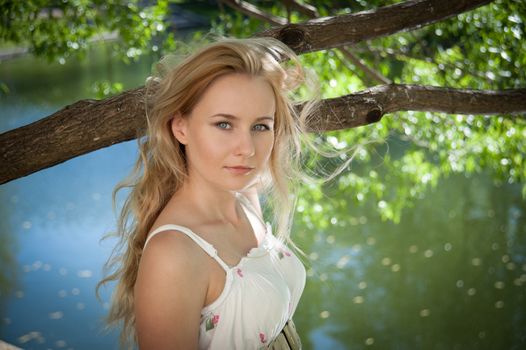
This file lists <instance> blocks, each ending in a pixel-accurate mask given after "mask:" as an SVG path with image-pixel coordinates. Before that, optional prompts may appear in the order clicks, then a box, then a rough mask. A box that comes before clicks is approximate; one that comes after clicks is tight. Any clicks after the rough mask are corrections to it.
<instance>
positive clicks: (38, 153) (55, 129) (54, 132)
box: [0, 0, 526, 183]
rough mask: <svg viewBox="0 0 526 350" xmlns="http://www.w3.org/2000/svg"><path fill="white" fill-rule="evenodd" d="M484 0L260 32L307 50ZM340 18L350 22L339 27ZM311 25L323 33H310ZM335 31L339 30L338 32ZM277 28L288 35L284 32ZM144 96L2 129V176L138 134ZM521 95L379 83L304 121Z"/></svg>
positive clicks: (368, 119)
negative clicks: (295, 33)
mask: <svg viewBox="0 0 526 350" xmlns="http://www.w3.org/2000/svg"><path fill="white" fill-rule="evenodd" d="M487 2H489V1H480V0H472V1H468V0H462V1H456V2H454V3H453V4H452V3H450V2H447V3H448V6H444V5H442V1H437V0H423V1H408V2H405V3H402V4H397V5H393V6H387V7H385V8H380V9H378V10H376V11H367V12H365V13H357V14H354V15H345V16H338V17H330V18H328V19H327V18H325V19H319V20H313V21H308V22H305V23H304V24H295V25H286V26H282V27H278V28H275V29H272V30H271V31H267V32H266V33H267V35H268V34H271V33H278V34H279V33H281V34H280V35H281V36H282V37H281V39H283V40H285V41H287V40H288V38H289V39H290V36H289V34H290V31H291V28H292V27H291V26H293V28H295V29H294V30H296V29H298V28H300V29H299V30H300V31H301V30H304V33H307V34H306V35H302V38H303V41H298V40H296V39H298V36H296V37H295V38H296V39H294V40H293V42H290V40H289V44H291V45H293V47H295V48H296V50H297V51H298V52H306V51H313V50H320V49H323V48H326V47H327V45H335V46H341V45H346V44H349V43H356V42H358V41H361V40H366V39H370V38H372V37H376V36H381V35H387V34H391V33H394V32H396V31H400V30H404V29H411V28H415V27H417V26H421V25H426V24H429V23H431V22H435V21H437V20H441V19H444V18H446V17H449V16H452V15H455V14H458V13H460V12H463V11H467V10H469V9H472V8H474V7H476V6H480V5H482V4H484V3H487ZM393 9H395V10H396V11H397V12H398V11H399V12H400V13H403V16H405V17H403V18H404V19H401V17H399V16H395V15H394V14H393V12H392V11H394V10H393ZM349 21H350V22H349ZM355 21H357V22H358V24H356V23H355ZM342 24H344V26H345V25H346V26H348V27H351V28H355V29H353V30H346V31H343V30H341V25H342ZM313 28H317V30H318V31H320V32H321V33H325V34H323V35H319V34H316V35H314V32H313V30H314V29H313ZM328 28H331V29H328ZM371 28H374V29H373V30H371ZM335 31H336V32H337V33H338V35H336V36H335V37H336V39H335V38H334V35H333V34H334V33H335ZM283 33H289V34H287V35H285V37H283ZM328 43H330V44H328ZM294 45H296V46H294ZM306 48H308V50H307V49H306ZM302 50H303V51H302ZM143 95H144V88H138V89H135V90H130V91H127V92H124V93H122V94H120V95H117V96H114V97H111V98H108V99H105V100H101V101H97V100H83V101H78V102H76V103H74V104H72V105H70V106H67V107H65V108H64V109H62V110H60V111H57V112H56V113H54V114H53V115H51V116H49V117H46V118H44V119H42V120H40V121H37V122H35V123H32V124H29V125H26V126H24V127H21V128H18V129H15V130H11V131H8V132H6V133H3V134H1V135H0V155H1V164H2V166H0V183H5V182H8V181H11V180H13V179H16V178H19V177H22V176H26V175H29V174H31V173H33V172H36V171H38V170H41V169H44V168H47V167H50V166H53V165H55V164H58V163H61V162H64V161H66V160H68V159H71V158H73V157H76V156H79V155H82V154H85V153H88V152H91V151H94V150H97V149H100V148H103V147H107V146H110V145H112V144H115V143H119V142H123V141H127V140H131V139H133V138H136V137H138V136H139V135H141V134H142V133H143V130H144V124H145V120H144V103H143ZM525 101H526V89H515V90H507V91H474V90H458V89H449V88H440V87H430V86H427V87H426V86H415V85H381V86H377V87H374V88H371V89H368V90H365V91H361V92H358V93H355V94H351V95H347V96H342V97H339V98H335V99H330V100H324V101H322V103H321V109H320V111H319V113H318V116H317V118H315V119H314V120H315V121H313V124H312V125H310V126H309V128H310V130H311V131H323V130H336V129H345V128H352V127H356V126H360V125H365V124H369V123H373V122H376V121H378V120H380V119H381V118H382V116H383V115H384V114H386V113H391V112H396V111H407V110H413V111H435V112H445V113H460V114H500V113H521V112H526V102H525Z"/></svg>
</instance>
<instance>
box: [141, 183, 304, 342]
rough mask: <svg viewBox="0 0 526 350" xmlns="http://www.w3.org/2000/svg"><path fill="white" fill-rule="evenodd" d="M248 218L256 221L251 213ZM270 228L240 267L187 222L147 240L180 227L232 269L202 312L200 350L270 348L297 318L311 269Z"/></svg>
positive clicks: (160, 229) (242, 198) (247, 204)
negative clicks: (212, 300)
mask: <svg viewBox="0 0 526 350" xmlns="http://www.w3.org/2000/svg"><path fill="white" fill-rule="evenodd" d="M237 197H238V198H239V199H240V202H241V204H242V205H244V206H245V207H246V208H247V209H249V212H250V214H251V215H252V216H253V217H256V218H257V219H259V220H261V219H260V218H259V217H258V216H257V215H256V212H255V210H254V208H253V207H252V205H251V203H250V202H249V201H248V199H247V198H246V197H245V196H244V195H241V194H239V193H238V194H237ZM247 217H248V218H249V221H250V217H249V216H248V213H247ZM261 221H262V220H261ZM265 226H266V228H267V229H266V233H265V237H264V239H263V240H262V241H261V242H260V244H259V246H258V247H255V248H252V249H251V250H250V252H249V253H248V254H247V256H245V257H243V258H242V259H241V261H240V262H239V263H238V264H237V265H236V266H228V265H227V264H226V263H225V262H224V261H223V260H222V259H221V258H220V257H219V256H218V255H217V250H216V249H215V248H214V246H212V245H211V244H210V243H208V242H206V241H205V240H204V239H203V238H201V237H200V236H198V235H197V234H195V233H194V232H193V231H192V230H190V229H189V228H187V227H184V226H180V225H172V224H169V225H163V226H160V227H158V228H157V229H155V230H154V231H153V232H152V233H151V234H150V236H149V237H148V239H147V240H146V243H145V246H144V247H145V248H146V244H148V241H149V240H150V239H151V238H152V237H153V236H154V235H156V234H157V233H159V232H163V231H167V230H177V231H180V232H182V233H184V234H186V235H187V236H188V237H190V238H191V239H192V240H194V241H195V243H197V244H198V245H199V246H200V247H201V248H203V250H204V251H205V252H207V253H208V254H209V255H210V256H211V257H212V258H213V259H215V260H216V261H217V263H218V264H219V265H220V266H221V267H222V268H223V269H224V270H225V272H226V282H225V286H224V289H223V291H222V292H221V294H220V296H219V297H218V298H217V299H216V300H215V301H214V302H213V303H211V304H210V305H207V306H206V307H204V308H203V309H202V310H201V324H200V330H199V349H218V350H224V349H239V350H245V349H261V348H265V347H266V346H267V345H268V344H269V343H270V342H272V340H274V338H275V337H277V336H278V335H279V333H280V331H281V329H282V328H283V327H284V326H285V323H286V322H287V321H288V320H289V319H291V318H292V315H293V314H294V311H295V310H296V306H297V305H298V302H299V300H300V297H301V294H302V293H303V289H304V287H305V278H306V273H305V267H304V266H303V264H302V263H301V261H300V260H299V259H298V258H297V256H296V255H295V254H294V253H293V252H292V251H291V250H290V249H288V247H286V246H285V245H284V244H283V243H282V242H280V241H279V240H278V239H277V238H276V237H275V236H274V235H273V234H272V232H271V227H270V224H269V223H266V224H265ZM174 233H176V232H174Z"/></svg>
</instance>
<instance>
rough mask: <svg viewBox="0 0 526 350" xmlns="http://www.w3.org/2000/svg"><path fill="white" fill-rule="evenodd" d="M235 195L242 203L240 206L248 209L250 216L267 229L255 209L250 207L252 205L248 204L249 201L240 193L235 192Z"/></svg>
mask: <svg viewBox="0 0 526 350" xmlns="http://www.w3.org/2000/svg"><path fill="white" fill-rule="evenodd" d="M236 195H237V197H238V198H239V200H240V201H241V202H242V204H244V205H245V207H246V208H248V210H249V211H250V212H252V214H253V215H254V216H255V217H256V218H257V219H258V220H259V222H261V223H262V224H263V227H265V228H267V229H268V225H267V223H266V222H265V221H264V220H263V218H261V217H260V216H259V214H258V212H257V210H256V208H255V207H254V206H253V205H252V203H251V202H250V200H249V199H248V198H247V197H246V196H245V195H244V194H243V193H241V192H236Z"/></svg>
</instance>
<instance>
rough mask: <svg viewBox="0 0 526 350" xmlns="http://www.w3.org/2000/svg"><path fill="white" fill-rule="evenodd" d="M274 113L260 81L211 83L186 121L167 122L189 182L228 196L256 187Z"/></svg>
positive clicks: (241, 78) (231, 77)
mask: <svg viewBox="0 0 526 350" xmlns="http://www.w3.org/2000/svg"><path fill="white" fill-rule="evenodd" d="M275 111H276V106H275V97H274V92H273V91H272V88H271V86H270V84H269V83H268V82H267V81H266V80H265V79H264V78H261V77H251V76H249V75H245V74H238V73H233V74H228V75H225V76H222V77H220V78H218V79H216V80H215V81H214V82H213V83H212V84H211V85H210V86H209V87H208V89H207V90H206V91H205V93H204V94H203V96H202V97H201V99H200V100H199V102H198V103H197V104H196V106H195V107H194V109H193V110H192V112H191V113H190V115H189V116H188V117H187V118H174V120H173V122H172V131H173V132H174V135H175V137H176V138H177V139H178V140H179V142H181V143H182V144H184V145H185V152H186V159H187V162H188V169H189V176H190V178H191V181H193V180H194V179H199V181H203V180H204V181H206V182H208V183H210V184H211V185H213V186H216V187H219V188H222V189H225V190H230V191H236V190H242V189H244V188H247V187H250V186H251V185H253V184H254V183H256V182H257V181H258V176H259V175H261V174H262V172H264V171H266V170H267V166H268V160H269V158H270V154H271V152H272V147H273V144H274V131H273V128H274V114H275Z"/></svg>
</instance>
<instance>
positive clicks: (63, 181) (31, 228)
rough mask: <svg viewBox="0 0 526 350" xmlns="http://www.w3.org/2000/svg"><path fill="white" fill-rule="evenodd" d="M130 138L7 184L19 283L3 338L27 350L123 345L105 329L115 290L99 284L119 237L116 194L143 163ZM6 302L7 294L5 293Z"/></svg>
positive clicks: (4, 321) (9, 304)
mask: <svg viewBox="0 0 526 350" xmlns="http://www.w3.org/2000/svg"><path fill="white" fill-rule="evenodd" d="M136 152H137V147H136V142H135V141H131V142H127V143H123V144H119V145H115V146H113V147H110V148H106V149H102V150H99V151H97V152H93V153H90V154H88V155H85V156H81V157H78V158H75V159H73V160H70V161H68V162H65V163H63V164H60V165H58V166H55V167H52V168H50V169H46V170H43V171H41V172H38V173H35V174H33V175H30V176H28V177H25V178H22V179H18V180H16V181H13V182H10V183H8V184H6V185H3V186H2V187H1V188H0V196H1V197H2V198H3V200H2V202H3V203H4V205H6V204H7V205H8V206H9V210H8V212H9V215H7V217H4V219H5V220H7V221H8V224H7V225H6V226H7V230H8V232H4V233H3V234H8V235H9V236H11V240H12V241H13V248H14V249H15V253H14V254H15V256H16V263H17V265H18V266H17V268H18V269H19V274H18V276H19V278H18V280H17V281H16V282H17V284H16V285H15V286H14V293H13V294H12V295H11V296H10V297H8V299H7V302H6V309H5V311H4V312H2V326H1V330H0V337H1V338H2V339H4V340H6V341H8V342H11V343H14V344H15V345H18V346H22V347H23V348H27V349H47V348H49V347H58V348H74V349H93V348H94V347H95V346H97V347H99V348H100V347H102V348H115V347H116V341H117V340H116V337H117V334H116V333H110V334H104V333H103V332H102V328H103V323H102V317H103V316H104V315H105V313H106V312H107V305H108V304H107V303H108V301H109V294H110V291H109V290H107V289H106V290H104V289H103V290H102V299H103V300H102V302H103V303H100V302H99V301H97V299H96V297H95V290H94V287H95V285H96V283H97V282H98V281H99V280H100V279H101V277H102V274H101V273H102V271H101V267H102V265H103V264H104V262H105V261H106V259H107V258H108V256H109V254H110V253H111V249H112V248H113V245H114V244H115V240H114V239H108V240H104V241H102V242H100V239H101V238H102V237H103V235H104V234H105V233H107V232H110V231H112V230H113V229H114V227H113V225H114V222H115V218H114V214H113V212H112V203H111V192H112V189H113V187H114V186H115V184H116V183H117V182H118V181H119V180H121V179H122V178H123V177H124V176H125V175H126V174H127V173H128V172H129V170H130V169H131V167H132V165H133V162H134V160H135V158H136ZM3 298H4V299H5V296H3Z"/></svg>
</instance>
